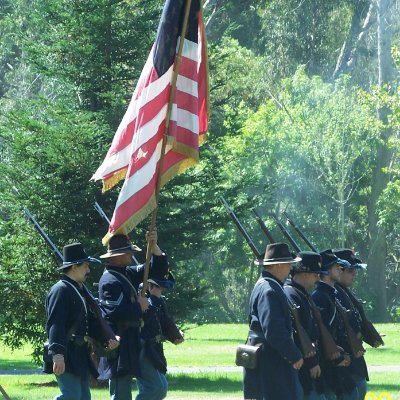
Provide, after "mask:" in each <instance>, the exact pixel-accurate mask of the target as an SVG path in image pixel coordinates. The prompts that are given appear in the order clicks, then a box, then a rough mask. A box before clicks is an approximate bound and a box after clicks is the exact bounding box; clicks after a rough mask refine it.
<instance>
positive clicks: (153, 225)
mask: <svg viewBox="0 0 400 400" xmlns="http://www.w3.org/2000/svg"><path fill="white" fill-rule="evenodd" d="M191 5H192V0H187V1H186V7H185V15H184V19H183V24H182V31H181V38H180V41H179V47H178V53H177V55H176V57H175V68H174V72H173V75H172V80H171V92H170V95H169V101H168V107H167V117H166V121H165V130H164V136H163V141H162V145H161V155H160V160H159V163H158V174H157V181H156V189H155V200H156V208H155V209H154V210H153V212H152V213H151V223H150V227H149V232H151V231H153V230H154V229H155V228H156V222H157V211H158V200H159V197H160V187H161V177H162V169H163V165H164V156H165V148H166V147H167V140H168V132H169V122H170V118H171V113H172V105H173V102H174V99H175V92H176V81H177V79H178V73H179V67H180V64H181V60H182V51H183V43H184V41H185V36H186V31H187V26H188V20H189V12H190V7H191ZM153 244H154V243H153V242H151V243H150V241H149V240H148V241H147V250H146V263H145V267H144V274H143V289H142V291H141V295H142V296H145V295H146V291H147V286H148V282H147V279H148V277H149V269H150V256H151V248H152V246H153Z"/></svg>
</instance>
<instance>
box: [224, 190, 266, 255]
mask: <svg viewBox="0 0 400 400" xmlns="http://www.w3.org/2000/svg"><path fill="white" fill-rule="evenodd" d="M219 199H220V201H221V203H222V204H223V205H224V206H225V208H226V209H227V211H228V213H229V215H230V217H231V218H232V221H233V222H234V224H235V225H236V227H237V228H238V230H239V232H240V233H241V234H242V235H243V237H244V238H245V240H246V242H247V244H248V245H249V247H250V249H251V251H252V252H253V254H254V255H255V256H256V258H257V260H262V259H263V258H264V255H263V254H262V253H260V251H259V250H258V249H257V246H256V245H255V243H254V241H253V239H252V238H251V237H250V235H249V234H248V232H247V231H246V229H245V227H244V226H243V225H242V224H241V223H240V221H239V219H238V217H237V216H236V214H235V213H234V212H233V210H232V208H230V207H229V204H228V203H227V202H226V200H225V199H224V197H223V196H220V197H219Z"/></svg>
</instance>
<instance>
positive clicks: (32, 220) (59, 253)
mask: <svg viewBox="0 0 400 400" xmlns="http://www.w3.org/2000/svg"><path fill="white" fill-rule="evenodd" d="M24 213H25V215H26V217H27V218H28V219H29V220H30V221H31V222H32V224H33V226H34V227H35V229H36V230H37V231H38V232H39V234H40V236H41V237H42V238H43V239H44V240H45V241H46V242H47V244H48V245H49V246H50V247H51V248H52V249H53V251H54V253H55V254H56V255H57V256H58V258H59V259H60V261H61V262H63V261H64V257H63V256H62V254H61V252H60V250H58V248H57V246H56V245H55V244H54V243H53V242H52V240H51V239H50V238H49V237H48V236H47V234H46V232H45V231H44V230H43V229H42V227H41V226H40V225H39V223H38V222H37V221H36V219H35V218H34V216H33V215H32V214H31V213H30V212H29V210H28V209H27V208H24Z"/></svg>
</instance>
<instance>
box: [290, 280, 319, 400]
mask: <svg viewBox="0 0 400 400" xmlns="http://www.w3.org/2000/svg"><path fill="white" fill-rule="evenodd" d="M284 290H285V293H286V295H287V296H288V297H289V299H291V301H292V302H293V303H294V304H295V305H296V306H297V307H298V309H297V311H298V314H299V317H300V321H301V325H302V327H303V328H304V330H305V331H306V332H307V334H308V337H309V338H310V340H311V341H312V342H313V343H314V344H317V343H318V340H319V329H318V324H317V322H316V320H315V317H314V314H313V311H312V309H311V305H310V301H312V299H311V298H310V297H311V296H310V295H309V293H308V292H307V290H306V289H305V288H304V287H303V286H301V285H299V284H298V283H296V282H295V281H294V280H293V279H290V280H288V281H287V282H286V283H285V285H284ZM294 341H295V343H296V344H297V346H298V347H300V344H299V338H298V335H297V333H296V332H295V335H294ZM316 350H317V354H316V355H315V356H314V357H310V358H305V359H304V364H303V366H302V367H301V369H300V371H299V378H300V383H301V386H302V387H303V392H304V394H309V393H310V391H311V390H313V389H314V388H315V389H317V391H318V392H320V393H322V392H324V390H325V387H324V380H323V376H321V377H320V378H318V379H316V380H315V379H312V378H311V375H310V369H311V368H313V367H315V366H316V365H318V364H319V363H320V352H319V349H318V348H317V347H316Z"/></svg>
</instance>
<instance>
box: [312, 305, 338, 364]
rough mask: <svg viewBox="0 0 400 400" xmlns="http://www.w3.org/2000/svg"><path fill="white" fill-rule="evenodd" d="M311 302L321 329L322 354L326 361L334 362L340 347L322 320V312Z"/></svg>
mask: <svg viewBox="0 0 400 400" xmlns="http://www.w3.org/2000/svg"><path fill="white" fill-rule="evenodd" d="M310 300H311V301H310V307H311V310H312V313H313V315H314V318H315V321H316V322H317V325H318V329H319V339H320V340H319V343H320V345H321V350H322V354H323V356H324V358H325V359H326V360H328V361H332V360H333V359H334V358H335V353H337V352H338V347H337V345H336V343H335V341H334V340H333V337H332V335H331V334H330V332H329V331H328V328H327V327H326V326H325V324H324V322H323V320H322V316H321V311H320V310H319V309H318V307H317V305H316V304H315V303H314V301H313V300H312V299H310Z"/></svg>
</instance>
